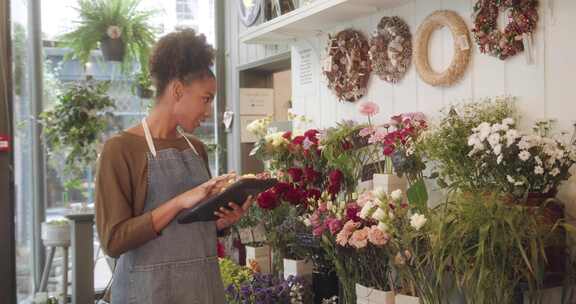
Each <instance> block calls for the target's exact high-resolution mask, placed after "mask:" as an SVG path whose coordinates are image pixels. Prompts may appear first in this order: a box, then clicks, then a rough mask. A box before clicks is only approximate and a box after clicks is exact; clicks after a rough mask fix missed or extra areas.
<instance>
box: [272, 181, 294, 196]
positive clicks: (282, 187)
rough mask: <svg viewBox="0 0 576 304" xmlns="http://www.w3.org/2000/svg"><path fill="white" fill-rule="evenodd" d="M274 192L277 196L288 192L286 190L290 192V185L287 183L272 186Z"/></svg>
mask: <svg viewBox="0 0 576 304" xmlns="http://www.w3.org/2000/svg"><path fill="white" fill-rule="evenodd" d="M274 190H275V192H276V193H277V194H280V195H283V194H284V193H286V192H288V190H290V185H289V184H288V183H283V182H280V183H277V184H276V186H274Z"/></svg>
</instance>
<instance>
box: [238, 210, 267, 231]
mask: <svg viewBox="0 0 576 304" xmlns="http://www.w3.org/2000/svg"><path fill="white" fill-rule="evenodd" d="M264 212H265V211H264V210H263V209H262V208H260V207H258V205H257V204H253V205H252V206H250V209H248V212H247V213H246V214H245V215H244V216H243V217H242V218H241V219H240V221H238V223H237V224H236V225H235V226H236V228H239V229H245V228H253V227H256V226H258V224H260V223H261V222H262V220H263V218H264Z"/></svg>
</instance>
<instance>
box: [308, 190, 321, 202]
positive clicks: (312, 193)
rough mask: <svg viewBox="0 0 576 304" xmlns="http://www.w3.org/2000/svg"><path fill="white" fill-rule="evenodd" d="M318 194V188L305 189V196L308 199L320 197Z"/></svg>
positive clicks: (319, 193)
mask: <svg viewBox="0 0 576 304" xmlns="http://www.w3.org/2000/svg"><path fill="white" fill-rule="evenodd" d="M320 196H322V192H320V190H318V189H315V188H310V189H308V191H306V197H307V198H309V199H314V200H316V201H317V200H319V199H320Z"/></svg>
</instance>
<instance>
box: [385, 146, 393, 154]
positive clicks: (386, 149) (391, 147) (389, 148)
mask: <svg viewBox="0 0 576 304" xmlns="http://www.w3.org/2000/svg"><path fill="white" fill-rule="evenodd" d="M392 153H394V146H385V147H384V155H386V156H390V155H392Z"/></svg>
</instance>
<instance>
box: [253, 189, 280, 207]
mask: <svg viewBox="0 0 576 304" xmlns="http://www.w3.org/2000/svg"><path fill="white" fill-rule="evenodd" d="M256 201H257V202H258V206H260V208H262V209H266V210H271V209H274V208H276V207H278V195H277V194H276V191H274V190H267V191H264V192H262V193H260V195H258V198H257V199H256Z"/></svg>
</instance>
